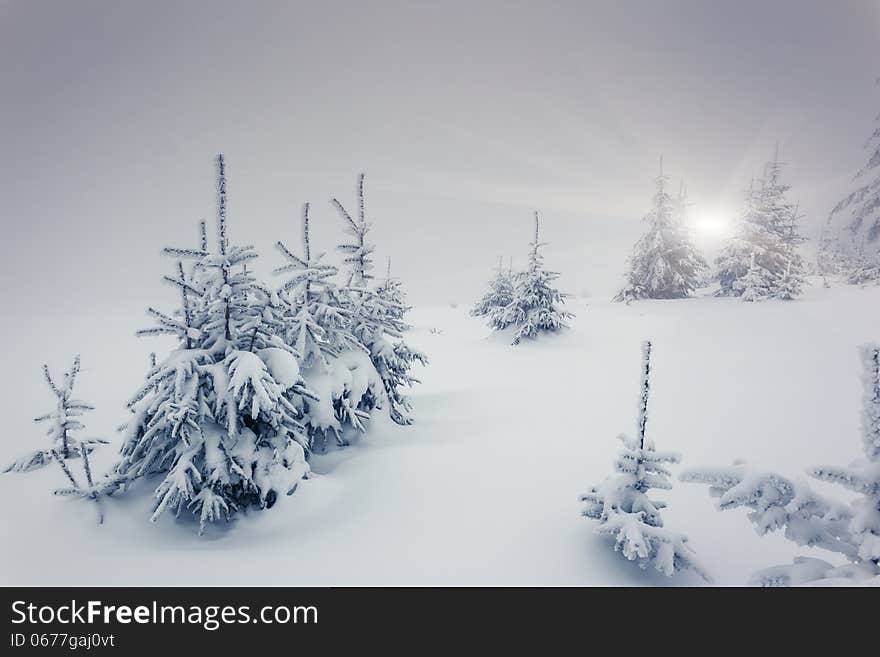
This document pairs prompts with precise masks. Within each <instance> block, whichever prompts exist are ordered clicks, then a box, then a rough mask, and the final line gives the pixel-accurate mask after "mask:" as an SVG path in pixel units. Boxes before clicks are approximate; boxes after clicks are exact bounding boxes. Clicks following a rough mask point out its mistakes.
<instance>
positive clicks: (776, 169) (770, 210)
mask: <svg viewBox="0 0 880 657" xmlns="http://www.w3.org/2000/svg"><path fill="white" fill-rule="evenodd" d="M781 174H782V163H781V162H780V161H779V155H778V151H777V155H776V157H774V159H773V161H772V162H768V163H767V164H766V165H765V167H764V172H763V174H762V176H761V178H759V179H758V180H757V181H756V182H753V183H752V185H751V187H750V189H749V191H748V194H747V208H746V211H745V213H744V215H743V218H742V220H741V221H740V226H739V229H738V232H737V235H736V236H735V237H733V238H732V239H731V240H730V242H729V243H728V244H727V246H725V248H724V249H723V251H722V252H721V254H720V255H719V257H718V259H717V263H716V264H717V266H718V279H719V281H720V283H721V287H720V289H719V291H718V294H719V295H722V296H736V297H740V298H741V299H742V300H743V301H758V300H760V299H764V298H778V299H792V298H794V297H795V296H797V295H798V294H800V290H801V286H802V285H803V283H804V272H805V269H804V263H803V259H802V258H801V256H800V254H799V253H798V250H797V249H798V246H799V245H800V244H801V242H803V238H802V237H801V236H800V235H799V233H798V227H797V225H798V220H799V218H800V217H799V216H798V210H797V206H796V205H794V204H791V203H788V202H787V201H786V194H787V192H788V190H789V189H790V187H789V185H787V184H784V183H783V182H782V179H781Z"/></svg>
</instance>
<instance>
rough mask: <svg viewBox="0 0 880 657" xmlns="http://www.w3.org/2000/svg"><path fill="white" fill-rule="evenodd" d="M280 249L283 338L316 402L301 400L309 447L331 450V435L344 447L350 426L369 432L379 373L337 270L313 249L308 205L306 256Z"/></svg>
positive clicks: (304, 225)
mask: <svg viewBox="0 0 880 657" xmlns="http://www.w3.org/2000/svg"><path fill="white" fill-rule="evenodd" d="M277 246H278V249H279V250H280V251H281V253H282V254H283V255H284V256H285V258H286V259H287V260H288V264H286V265H284V266H282V267H279V268H277V269H276V270H275V273H276V274H280V275H283V276H285V277H286V279H287V280H286V281H285V282H284V283H283V285H282V286H281V291H280V296H281V297H282V299H283V301H284V303H285V305H286V308H287V310H286V313H285V328H284V331H283V334H284V336H285V340H286V341H287V342H288V344H290V345H292V346H294V347H295V348H296V349H297V351H298V352H299V353H301V354H302V363H301V365H302V376H303V379H304V380H305V381H306V383H307V384H308V386H309V388H310V389H311V390H313V391H315V393H316V396H317V399H314V400H310V399H305V400H304V402H303V408H302V410H303V418H302V421H303V424H304V425H305V426H306V429H307V432H308V435H309V443H308V445H309V448H310V449H313V448H316V449H320V450H321V451H323V450H325V449H326V448H327V437H328V434H332V435H333V436H334V437H335V439H336V442H337V444H339V445H345V444H346V443H347V440H346V438H345V436H344V434H345V430H346V428H347V427H352V428H353V429H355V430H357V431H361V432H363V431H366V426H365V424H364V422H365V421H366V420H368V419H369V417H370V415H369V410H370V409H371V408H372V407H373V406H374V405H375V403H376V400H377V399H379V398H380V397H381V395H382V391H383V386H382V381H381V378H380V376H379V373H378V372H376V370H375V367H374V366H373V364H372V360H371V358H370V354H369V351H368V349H367V347H366V346H365V345H363V344H362V343H361V342H360V340H358V339H357V338H356V337H355V336H354V333H353V332H352V331H351V321H352V308H351V304H350V302H349V300H348V298H347V295H346V293H345V292H344V291H342V290H340V289H339V287H338V286H337V285H336V283H335V282H334V277H335V276H336V275H337V273H338V269H337V268H336V267H334V266H333V265H330V264H326V263H323V262H322V259H323V257H324V253H315V252H313V250H312V245H311V238H310V236H309V204H308V203H307V204H306V205H305V207H304V210H303V219H302V255H296V254H295V253H294V252H293V251H292V250H291V249H289V248H287V246H285V245H284V243H283V242H278V243H277Z"/></svg>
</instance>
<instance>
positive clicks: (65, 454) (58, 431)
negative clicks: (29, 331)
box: [3, 356, 107, 472]
mask: <svg viewBox="0 0 880 657" xmlns="http://www.w3.org/2000/svg"><path fill="white" fill-rule="evenodd" d="M79 370H80V360H79V356H76V357H75V358H74V359H73V365H72V366H71V368H70V370H69V371H68V372H65V373H64V375H63V376H62V378H61V380H60V381H58V382H56V381H55V380H53V379H52V375H51V374H50V373H49V366H48V365H43V378H45V380H46V384H47V385H48V386H49V390H51V391H52V394H53V395H54V396H55V400H56V403H55V410H53V411H51V412H49V413H46V414H44V415H41V416H40V417H37V418H34V422H36V423H38V424H43V423H46V424H48V429H47V430H46V436H47V437H48V438H49V444H48V446H47V447H45V448H42V449H37V450H35V451H32V452H29V453H28V454H26V455H24V456H22V457H21V458H19V459H17V460H16V461H14V462H13V463H11V464H10V465H9V466H7V468H6V469H5V470H4V471H3V472H28V471H30V470H36V469H38V468H42V467H43V466H45V465H47V464H49V463H50V462H51V461H52V460H53V458H56V457H55V456H54V455H57V458H58V459H61V460H66V459H72V458H79V457H80V456H84V455H86V454H87V453H88V452H90V451H91V450H93V449H94V446H95V445H96V444H99V443H103V444H106V443H107V441H106V440H98V439H92V440H86V441H81V440H78V439H77V438H75V437H74V433H75V432H79V431H81V430H82V429H84V428H85V425H83V423H82V416H83V414H84V413H85V412H86V411H91V410H94V407H93V406H91V405H90V404H88V403H86V402H84V401H82V400H81V399H76V398H75V397H74V396H73V386H74V384H75V383H76V377H77V375H78V374H79Z"/></svg>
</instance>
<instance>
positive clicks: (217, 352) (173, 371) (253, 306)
mask: <svg viewBox="0 0 880 657" xmlns="http://www.w3.org/2000/svg"><path fill="white" fill-rule="evenodd" d="M217 167H218V210H217V216H218V238H217V245H216V247H215V248H214V249H209V248H207V247H208V245H207V240H206V239H205V238H203V240H202V244H201V245H200V248H198V249H175V248H169V249H165V253H166V254H168V255H171V256H173V257H175V258H178V259H187V260H189V261H191V262H193V263H194V264H193V267H192V269H191V271H190V273H189V275H187V274H186V272H185V270H184V269H183V267H182V266H180V265H179V266H178V269H177V273H178V276H177V277H169V279H168V280H170V281H171V282H173V283H175V285H177V287H178V288H179V290H180V294H181V297H180V298H181V303H180V307H179V308H178V310H177V311H176V312H175V313H173V314H171V315H168V314H164V313H162V312H160V311H157V310H155V309H150V314H151V315H152V316H153V317H154V318H155V319H156V320H157V323H158V326H157V327H156V328H153V329H148V330H145V331H143V332H141V334H142V335H151V334H168V335H172V336H174V337H176V338H177V340H178V347H177V348H176V349H174V350H173V351H172V352H171V353H170V354H169V355H168V356H167V357H166V358H165V359H164V360H162V361H161V362H159V363H158V364H157V365H156V366H155V367H153V368H152V370H151V371H150V373H149V375H148V377H147V380H146V382H145V383H144V384H143V386H142V387H141V388H140V389H139V390H138V392H137V393H136V394H135V395H134V397H133V398H132V401H131V403H130V406H131V410H132V412H133V417H132V418H131V420H130V421H129V422H128V423H127V425H126V426H125V427H124V441H123V445H122V448H121V453H122V459H121V461H120V463H119V464H118V465H117V467H116V470H115V474H116V476H117V478H118V479H119V481H120V482H121V483H122V484H123V485H124V486H128V485H130V484H131V483H133V482H134V481H135V480H137V479H138V478H140V477H147V476H157V477H158V478H159V480H160V481H159V484H158V487H157V488H156V491H155V493H156V500H157V501H156V506H155V510H154V513H153V515H152V519H153V520H155V519H157V518H158V517H159V516H160V515H161V514H162V513H163V512H164V511H166V510H171V511H173V512H174V513H176V514H179V513H180V512H181V511H182V510H184V509H186V508H189V509H191V510H192V512H193V513H195V514H196V515H197V516H198V517H199V531H200V532H202V531H204V529H205V526H206V525H207V524H208V523H209V522H213V521H216V520H219V519H221V518H224V519H228V518H230V517H231V516H232V515H233V514H234V513H235V512H236V511H239V510H243V509H245V508H247V507H251V506H256V507H260V508H268V507H271V506H272V505H273V504H274V503H275V501H276V499H277V498H278V496H279V495H282V494H289V493H291V492H293V490H294V488H295V487H296V485H297V482H298V481H299V480H300V479H301V478H302V477H303V476H305V475H306V474H307V473H308V470H309V466H308V464H307V463H306V453H305V451H304V446H306V445H308V439H307V437H306V435H305V429H304V427H303V425H302V424H301V422H300V421H299V416H300V410H299V409H300V408H301V407H302V405H303V399H304V398H311V397H314V395H313V393H311V392H310V391H309V390H308V389H307V387H306V386H305V384H304V381H303V379H302V377H301V375H300V368H299V354H297V353H296V351H295V350H294V349H293V348H291V347H290V346H288V345H287V344H286V343H285V342H284V340H283V339H282V338H281V337H280V336H279V335H278V331H279V330H280V328H281V327H282V326H283V317H282V309H281V307H280V304H278V303H277V299H273V295H272V294H271V293H269V292H268V291H267V290H265V289H264V288H262V287H261V286H260V285H258V284H257V283H256V281H255V280H254V277H253V275H252V274H251V272H250V271H248V270H247V268H246V266H245V265H246V263H248V262H250V261H252V260H253V259H254V258H255V257H256V252H255V251H254V249H253V247H251V246H233V245H230V243H229V238H228V235H227V229H228V226H227V218H226V173H225V163H224V159H223V156H222V155H221V156H219V157H218V159H217Z"/></svg>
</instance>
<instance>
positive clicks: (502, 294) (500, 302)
mask: <svg viewBox="0 0 880 657" xmlns="http://www.w3.org/2000/svg"><path fill="white" fill-rule="evenodd" d="M513 283H514V275H513V270H512V266H511V267H508V268H507V269H505V268H504V258H503V256H502V257H500V258H498V271H497V272H496V273H495V277H494V278H493V279H492V280H491V281H489V289H488V291H487V292H486V293H485V294H484V295H483V296H482V297H481V298H480V299H479V301H477V302H476V303H475V304H474V307H473V308H472V309H471V311H470V314H471V317H486V316H488V315H490V314H491V313H492V311H493V310H495V309H496V308H504V307H505V306H507V305H508V304H509V303H510V302H511V301H513Z"/></svg>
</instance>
